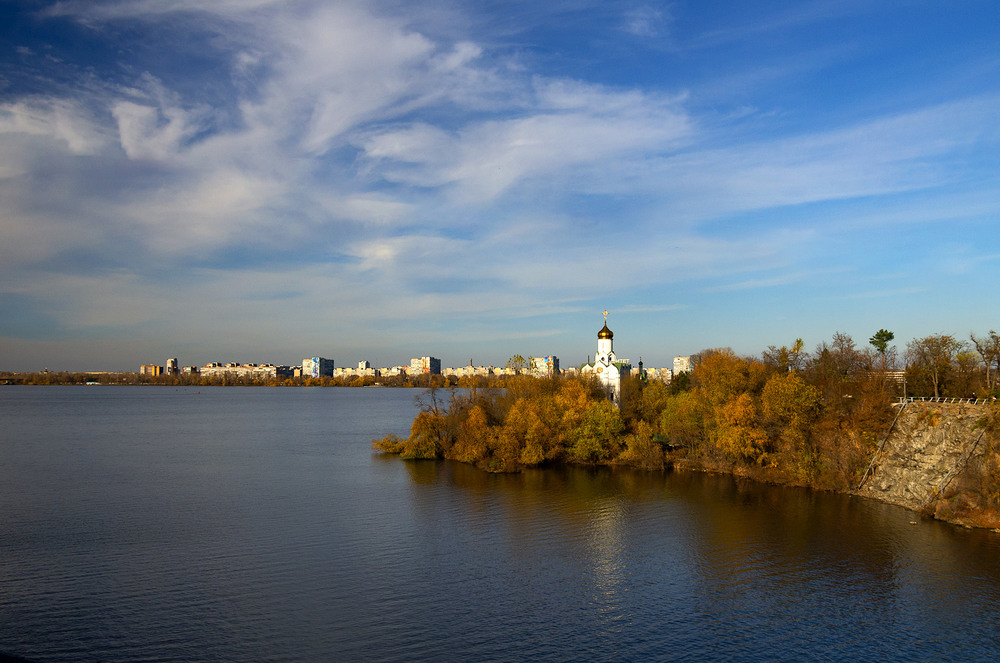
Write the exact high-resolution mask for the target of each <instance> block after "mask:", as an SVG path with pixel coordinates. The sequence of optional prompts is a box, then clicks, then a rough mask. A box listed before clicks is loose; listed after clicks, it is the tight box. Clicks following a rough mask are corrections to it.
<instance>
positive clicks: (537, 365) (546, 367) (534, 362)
mask: <svg viewBox="0 0 1000 663" xmlns="http://www.w3.org/2000/svg"><path fill="white" fill-rule="evenodd" d="M529 361H530V365H531V372H532V373H534V374H535V375H559V357H557V356H555V355H549V356H547V357H532V358H531V359H530V360H529Z"/></svg>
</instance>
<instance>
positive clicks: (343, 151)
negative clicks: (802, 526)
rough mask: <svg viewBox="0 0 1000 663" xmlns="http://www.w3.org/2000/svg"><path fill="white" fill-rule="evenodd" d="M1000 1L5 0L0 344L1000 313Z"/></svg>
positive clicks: (450, 355) (649, 338)
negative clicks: (604, 312)
mask: <svg viewBox="0 0 1000 663" xmlns="http://www.w3.org/2000/svg"><path fill="white" fill-rule="evenodd" d="M998 222H1000V5H997V4H996V3H995V2H992V1H990V0H982V1H976V0H968V1H962V2H948V3H944V2H917V1H915V2H893V3H887V2H874V3H873V2H870V1H867V2H860V1H859V2H853V1H851V0H839V1H836V2H833V1H831V2H824V1H817V2H767V1H764V2H753V3H747V2H735V1H734V2H712V3H705V2H694V1H678V2H664V3H643V2H627V1H626V2H606V1H596V0H593V1H590V0H565V1H559V0H553V1H552V2H537V1H533V2H520V1H513V2H501V1H494V2H489V1H487V2H483V1H479V2H463V1H462V0H426V1H424V2H420V3H413V2H397V1H387V2H379V1H377V0H376V1H369V2H320V1H316V0H303V1H294V0H293V1H283V2H275V1H271V0H216V1H214V2H198V1H196V0H112V1H98V0H87V1H85V2H84V1H75V0H64V1H62V2H42V1H38V2H34V1H24V2H15V1H11V0H0V369H2V370H40V369H41V368H43V367H48V368H51V369H60V370H62V369H65V370H102V369H107V370H119V369H123V370H135V369H136V367H137V366H138V364H139V363H160V364H162V363H163V362H164V360H165V359H166V358H167V357H178V358H179V359H180V362H181V364H183V365H192V364H203V363H205V362H208V361H242V362H250V361H257V362H272V363H298V362H299V361H301V359H302V358H303V357H309V356H316V355H321V356H325V357H331V358H333V359H334V360H335V361H336V362H337V365H354V364H356V362H357V361H359V360H361V359H367V360H369V361H372V362H373V363H377V364H379V365H391V364H396V363H402V362H407V361H408V360H409V358H410V357H414V356H421V355H427V354H430V355H433V356H436V357H440V358H441V359H442V360H443V362H444V364H445V365H452V366H457V365H464V364H467V363H468V361H469V359H470V358H471V359H472V360H473V362H474V363H476V364H503V363H505V362H506V360H507V358H508V357H509V356H511V355H512V354H515V353H520V354H522V355H525V356H529V355H547V354H556V355H558V356H559V357H560V358H561V360H562V362H563V365H573V364H578V363H580V362H583V361H585V360H586V359H587V357H588V355H592V354H593V353H594V351H595V347H596V333H597V330H598V329H600V327H601V325H602V324H603V320H602V316H601V311H602V310H603V309H605V308H607V309H608V310H609V311H610V315H609V319H608V323H609V326H610V327H611V328H612V329H613V330H614V332H615V350H616V352H617V353H618V355H619V356H622V357H629V358H631V359H632V360H633V362H636V361H638V359H639V357H640V356H641V357H642V359H643V361H644V362H645V364H646V365H648V366H669V365H670V362H671V360H672V357H674V356H675V355H688V354H691V353H694V352H697V351H699V350H701V349H704V348H708V347H718V346H729V347H732V348H733V349H734V350H736V351H737V352H740V353H745V354H758V353H760V351H761V350H763V349H765V348H766V347H767V346H769V345H784V344H789V343H791V342H792V341H794V339H795V338H798V337H801V338H803V340H804V341H805V343H806V347H807V348H809V349H811V348H814V347H815V346H816V345H817V344H818V343H820V342H822V341H825V340H829V339H830V338H831V337H832V335H833V334H834V332H838V331H839V332H844V333H848V334H850V335H852V336H853V337H854V339H855V341H856V342H857V343H858V344H859V345H861V346H865V345H867V339H868V338H869V337H870V336H871V335H872V334H873V333H874V332H875V331H877V330H878V329H880V328H887V329H890V330H892V331H894V332H895V334H896V344H897V346H898V347H899V348H900V349H903V348H904V347H905V344H906V342H907V341H909V340H910V339H913V338H917V337H921V336H926V335H928V334H931V333H937V332H947V333H952V334H955V335H956V336H961V337H966V336H967V335H968V333H969V332H975V333H977V334H981V333H984V332H986V331H988V330H989V329H994V328H997V327H1000V319H998V307H997V302H998V297H997V294H996V290H997V284H998V283H1000V278H998V277H1000V237H998V232H997V229H998V226H1000V223H998Z"/></svg>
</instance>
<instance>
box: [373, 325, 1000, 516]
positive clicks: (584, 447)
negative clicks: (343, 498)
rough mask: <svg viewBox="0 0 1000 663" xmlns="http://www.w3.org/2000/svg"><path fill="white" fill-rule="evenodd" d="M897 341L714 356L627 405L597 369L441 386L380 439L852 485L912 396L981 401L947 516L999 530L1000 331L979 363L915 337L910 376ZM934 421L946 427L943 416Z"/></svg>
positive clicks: (472, 457) (637, 390) (503, 466)
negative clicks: (899, 359) (900, 362)
mask: <svg viewBox="0 0 1000 663" xmlns="http://www.w3.org/2000/svg"><path fill="white" fill-rule="evenodd" d="M891 340H892V333H891V332H887V331H886V330H879V332H878V333H877V334H876V335H874V336H873V337H872V338H871V339H870V345H871V347H870V348H867V349H859V348H857V347H856V345H855V343H854V341H853V339H851V337H850V336H848V335H846V334H835V335H834V337H833V340H832V342H830V343H822V344H820V346H819V347H817V349H816V351H815V352H813V353H807V352H805V351H804V350H803V347H802V342H801V340H797V341H796V342H795V343H793V344H792V346H790V347H789V346H783V347H780V348H778V347H774V346H771V347H769V348H768V349H767V350H766V351H765V352H764V353H762V355H761V357H759V358H756V357H745V356H739V355H737V354H735V353H734V352H733V351H732V350H730V349H728V348H721V349H710V350H704V351H702V352H701V353H699V354H698V355H696V356H694V357H693V358H692V366H693V368H692V370H691V371H690V372H689V373H682V374H680V375H678V376H675V378H674V379H673V380H672V381H671V382H670V383H669V384H667V383H663V382H660V381H656V380H650V381H648V382H647V381H644V380H643V379H642V378H641V377H637V376H628V377H625V378H623V380H622V387H621V399H620V404H619V406H616V405H615V404H614V403H613V402H612V401H611V400H610V399H609V397H608V392H607V390H606V389H605V388H604V387H603V386H602V385H601V384H600V383H599V382H598V381H596V380H594V379H589V378H587V377H585V376H554V377H548V378H535V377H528V376H512V377H509V378H507V379H505V380H503V381H502V382H494V383H492V384H491V385H489V386H483V387H472V388H469V389H464V390H454V391H451V392H450V393H441V391H440V390H437V389H430V390H428V392H427V393H426V395H425V397H424V402H423V406H422V408H421V411H420V413H419V414H418V415H417V417H416V418H415V419H414V421H413V424H412V426H411V430H410V435H409V437H407V438H405V439H404V438H402V437H399V436H396V435H388V436H386V437H384V438H382V439H381V440H374V441H373V446H374V448H375V449H377V450H378V451H381V452H384V453H390V454H398V455H400V456H401V457H403V458H406V459H451V460H456V461H460V462H464V463H471V464H473V465H476V466H477V467H479V468H481V469H483V470H486V471H488V472H517V471H520V470H521V469H524V468H528V467H537V466H544V465H548V464H556V463H577V464H589V465H609V466H629V467H634V468H640V469H644V470H653V471H661V470H666V469H677V470H683V469H687V470H704V471H714V472H726V473H732V474H736V475H740V476H746V477H750V478H753V479H757V480H762V481H768V482H773V483H780V484H789V485H798V486H808V487H812V488H818V489H825V490H836V491H843V492H851V491H853V490H855V489H856V487H857V486H858V485H859V482H860V481H861V480H862V479H863V477H864V476H865V473H866V471H867V470H868V468H869V464H870V462H871V461H872V459H873V454H875V453H876V451H877V450H878V449H879V445H880V443H881V442H882V441H883V440H884V438H885V437H886V435H887V434H888V430H889V429H890V427H891V425H892V424H893V422H894V417H895V416H896V414H897V412H898V411H899V407H900V405H899V402H900V397H901V396H903V395H904V393H905V395H906V396H909V397H913V396H918V397H924V396H926V397H931V398H938V399H941V398H947V397H952V398H962V399H969V400H965V401H964V402H967V403H968V402H973V401H972V400H971V399H974V402H975V403H976V404H977V405H976V407H977V410H976V412H977V413H981V414H979V415H977V416H978V419H977V420H976V421H975V426H976V427H977V428H979V429H981V430H982V431H983V433H984V434H983V435H980V437H981V438H982V442H981V444H982V446H981V447H980V451H981V452H982V453H981V455H979V456H977V458H978V459H979V460H978V461H977V462H976V463H969V464H968V465H967V466H964V469H963V472H962V474H961V476H960V477H959V478H958V480H957V481H954V482H951V483H950V488H949V490H950V491H951V495H950V497H955V498H957V499H955V500H952V503H954V504H957V505H958V506H956V507H954V508H951V511H949V512H948V513H946V514H945V517H946V518H948V519H952V520H963V521H965V522H969V521H970V520H971V521H973V522H975V523H976V524H978V525H980V526H991V527H996V526H997V523H1000V519H998V517H997V514H998V513H1000V444H998V437H1000V436H998V433H1000V416H998V411H1000V410H998V407H997V405H996V396H997V395H998V394H997V391H998V386H997V382H996V378H997V368H998V366H997V361H998V359H1000V335H997V334H996V333H995V332H990V336H989V337H986V338H984V339H979V338H977V337H973V340H974V341H976V342H977V343H976V345H977V347H978V348H979V350H978V352H979V354H978V361H977V354H976V353H974V352H973V351H972V350H971V349H970V347H971V346H967V345H966V344H963V343H961V342H959V341H957V340H955V339H954V338H953V337H951V336H947V335H935V336H933V337H928V338H926V339H919V340H918V341H914V342H911V343H910V344H909V346H908V348H907V354H906V369H905V372H904V371H892V370H890V369H891V368H892V367H893V366H894V364H895V363H896V357H895V353H894V349H893V348H890V347H889V346H888V342H889V341H891ZM990 343H992V345H990ZM991 348H995V349H991ZM977 394H978V395H977ZM928 425H936V423H935V422H934V420H933V416H931V417H929V418H928ZM977 443H978V440H977ZM937 515H938V516H939V517H941V513H940V512H939V513H938V514H937Z"/></svg>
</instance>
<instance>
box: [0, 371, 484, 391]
mask: <svg viewBox="0 0 1000 663" xmlns="http://www.w3.org/2000/svg"><path fill="white" fill-rule="evenodd" d="M489 381H490V380H489V379H488V378H479V377H472V378H466V377H463V378H457V377H454V376H444V375H416V376H405V375H394V376H387V377H379V378H376V377H372V376H346V377H335V378H334V377H322V378H278V379H275V380H261V379H254V378H251V377H243V376H237V375H235V374H227V375H223V376H213V377H203V376H201V375H198V374H196V373H180V374H178V375H157V376H151V375H140V374H139V373H89V372H88V373H72V372H67V371H61V372H55V371H43V372H38V373H12V372H0V384H25V385H31V384H34V385H73V384H105V385H163V386H168V387H371V386H376V385H378V386H382V387H419V388H427V387H465V386H469V387H475V386H481V385H483V384H485V383H488V382H489Z"/></svg>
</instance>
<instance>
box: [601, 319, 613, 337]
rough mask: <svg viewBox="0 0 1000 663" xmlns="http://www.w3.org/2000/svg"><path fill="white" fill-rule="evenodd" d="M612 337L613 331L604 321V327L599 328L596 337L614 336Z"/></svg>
mask: <svg viewBox="0 0 1000 663" xmlns="http://www.w3.org/2000/svg"><path fill="white" fill-rule="evenodd" d="M614 337H615V333H614V332H613V331H611V330H610V329H608V323H607V322H605V323H604V327H602V328H601V331H599V332H597V338H599V339H600V338H614Z"/></svg>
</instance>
